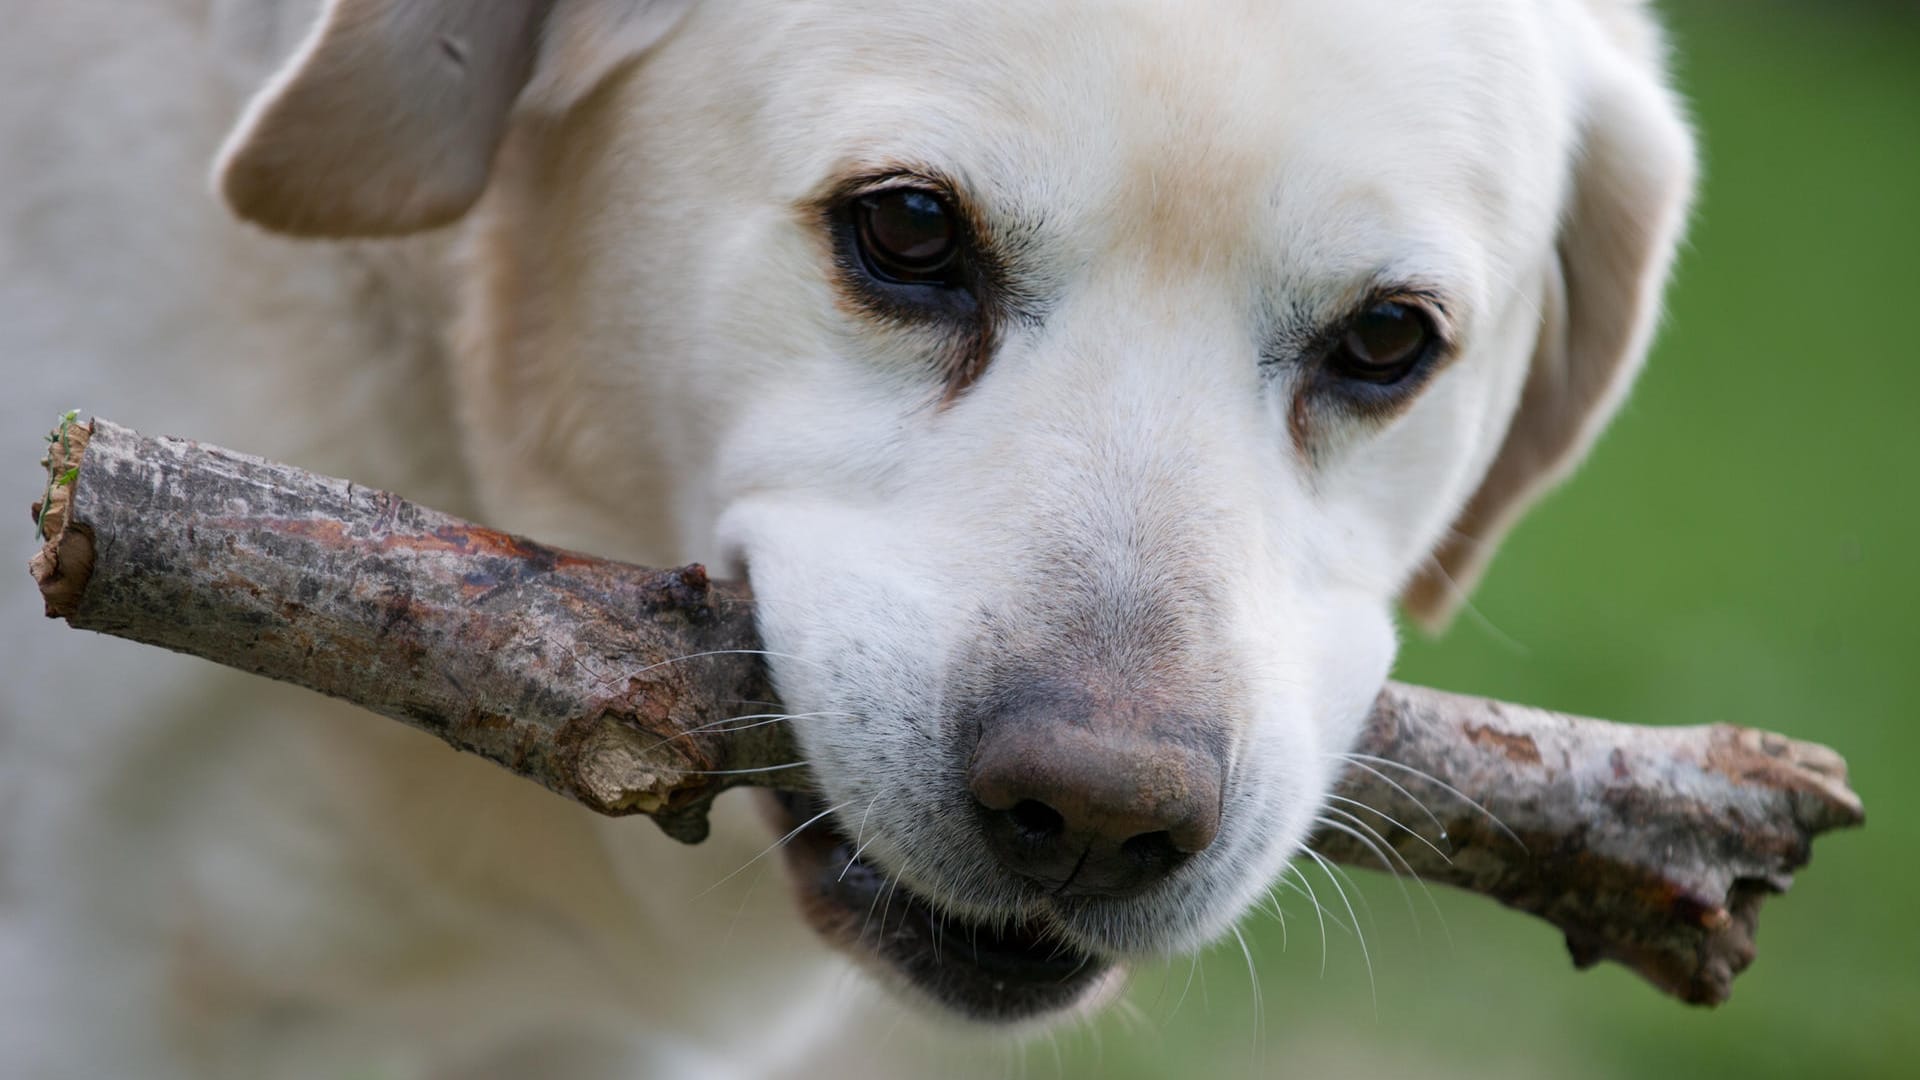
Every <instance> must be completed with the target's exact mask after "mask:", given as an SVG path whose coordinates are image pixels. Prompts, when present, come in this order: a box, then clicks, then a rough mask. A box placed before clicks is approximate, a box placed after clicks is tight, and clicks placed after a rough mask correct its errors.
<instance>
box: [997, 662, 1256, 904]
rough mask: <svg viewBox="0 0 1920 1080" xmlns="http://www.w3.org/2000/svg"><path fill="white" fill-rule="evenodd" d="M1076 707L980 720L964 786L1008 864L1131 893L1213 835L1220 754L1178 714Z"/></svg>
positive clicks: (1080, 888)
mask: <svg viewBox="0 0 1920 1080" xmlns="http://www.w3.org/2000/svg"><path fill="white" fill-rule="evenodd" d="M1076 704H1077V703H1076ZM1076 704H1069V703H1063V702H1060V701H1059V700H1058V699H1053V700H1050V701H1047V702H1044V703H1040V704H1037V705H1034V706H1028V707H1023V708H1018V709H1015V710H1010V711H1008V712H1003V713H1001V714H1000V715H997V716H994V717H992V718H990V719H988V720H987V721H985V722H983V723H982V725H981V733H980V742H979V744H978V745H977V747H976V748H975V751H974V755H973V760H972V763H971V766H970V768H969V770H968V775H967V781H968V787H969V788H970V789H971V790H972V792H973V796H974V798H975V799H976V800H978V802H979V805H980V809H981V816H982V820H983V825H984V829H985V832H986V837H987V841H988V843H989V844H990V845H991V846H992V848H993V851H994V854H995V855H996V856H998V858H999V859H1000V861H1001V863H1002V864H1004V865H1005V866H1006V867H1007V868H1008V869H1009V870H1012V871H1013V872H1014V873H1016V874H1020V875H1021V876H1023V877H1027V878H1030V879H1032V880H1034V881H1037V882H1039V883H1040V884H1042V885H1044V886H1046V887H1047V888H1049V889H1053V890H1056V891H1058V892H1060V893H1062V894H1064V895H1095V896H1128V895H1131V894H1134V893H1137V892H1140V891H1141V890H1143V889H1145V888H1147V887H1148V886H1149V885H1152V884H1153V883H1154V882H1157V881H1159V880H1160V879H1162V878H1164V877H1166V876H1167V875H1168V874H1169V873H1171V872H1172V871H1173V869H1174V868H1175V867H1177V866H1179V865H1180V864H1181V863H1182V862H1184V861H1185V860H1186V859H1187V857H1188V856H1190V855H1192V854H1194V853H1195V852H1198V851H1200V850H1202V849H1204V848H1206V847H1207V845H1209V844H1211V843H1212V842H1213V838H1214V835H1215V834H1216V833H1217V832H1219V829H1220V788H1221V774H1222V772H1223V768H1222V763H1221V758H1220V756H1219V755H1218V754H1216V753H1213V752H1211V751H1210V750H1208V749H1206V747H1205V743H1206V742H1207V741H1208V740H1207V739H1205V738H1203V737H1199V735H1198V734H1197V733H1196V732H1194V731H1193V730H1191V729H1185V728H1183V725H1181V724H1180V723H1179V722H1178V720H1177V719H1174V718H1171V717H1151V716H1150V717H1145V718H1143V717H1142V716H1141V715H1140V714H1139V711H1138V710H1133V709H1119V710H1108V712H1109V715H1108V716H1106V717H1103V716H1101V715H1099V713H1098V712H1096V711H1092V710H1087V709H1084V708H1080V707H1076ZM1062 705H1065V708H1064V709H1063V708H1062V707H1061V706H1062Z"/></svg>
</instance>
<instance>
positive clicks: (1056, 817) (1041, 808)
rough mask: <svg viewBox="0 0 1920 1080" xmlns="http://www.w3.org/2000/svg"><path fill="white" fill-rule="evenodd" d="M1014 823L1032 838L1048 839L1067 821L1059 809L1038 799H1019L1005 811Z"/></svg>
mask: <svg viewBox="0 0 1920 1080" xmlns="http://www.w3.org/2000/svg"><path fill="white" fill-rule="evenodd" d="M1007 816H1008V817H1011V818H1012V819H1013V823H1014V825H1016V826H1017V827H1019V829H1020V831H1021V833H1023V834H1024V835H1026V836H1027V837H1028V838H1030V839H1033V840H1049V839H1052V838H1053V837H1055V836H1058V835H1060V833H1061V832H1062V831H1063V830H1065V829H1066V826H1067V821H1066V819H1065V818H1063V817H1061V816H1060V811H1058V810H1055V809H1054V808H1053V807H1051V806H1048V805H1047V804H1046V803H1043V802H1041V801H1039V800H1038V799H1021V800H1020V801H1019V802H1017V803H1015V804H1014V806H1013V809H1011V810H1009V811H1007Z"/></svg>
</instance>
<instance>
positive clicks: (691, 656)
mask: <svg viewBox="0 0 1920 1080" xmlns="http://www.w3.org/2000/svg"><path fill="white" fill-rule="evenodd" d="M709 656H765V657H768V658H770V659H774V660H795V661H798V662H800V663H802V664H812V665H813V666H814V667H825V666H826V665H824V664H822V663H821V662H820V661H818V660H815V659H812V658H811V657H806V656H798V655H795V654H794V653H785V652H773V651H772V650H769V649H708V650H706V651H705V652H696V653H687V654H685V655H683V656H674V657H669V658H667V659H665V660H658V661H655V662H654V663H651V664H648V665H647V666H646V667H643V668H640V669H638V670H636V671H633V672H631V674H633V675H644V674H646V673H647V672H649V671H653V670H655V669H656V668H663V667H667V666H668V665H670V664H678V663H683V662H685V661H687V660H699V659H701V658H703V657H709Z"/></svg>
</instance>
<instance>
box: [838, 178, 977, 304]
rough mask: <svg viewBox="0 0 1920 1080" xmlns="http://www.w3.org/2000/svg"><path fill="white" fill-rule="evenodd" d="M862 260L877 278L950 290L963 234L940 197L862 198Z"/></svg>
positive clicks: (857, 221) (916, 192)
mask: <svg viewBox="0 0 1920 1080" xmlns="http://www.w3.org/2000/svg"><path fill="white" fill-rule="evenodd" d="M853 218H854V228H855V230H856V235H857V236H858V237H859V240H860V254H861V256H862V257H863V258H864V259H865V260H866V263H867V268H868V270H870V271H871V272H872V273H873V274H874V275H875V276H876V277H880V278H883V279H885V280H887V281H893V282H898V283H900V284H904V285H914V284H929V283H931V284H946V283H948V279H949V278H950V277H951V273H950V271H951V270H952V269H953V266H954V263H955V261H956V259H957V258H958V257H959V254H960V229H959V227H958V225H957V224H956V223H955V221H954V215H953V214H952V212H950V211H949V210H948V208H947V204H946V202H945V201H944V200H942V199H941V198H940V196H938V195H935V194H934V193H933V192H930V191H922V190H920V189H918V188H895V189H893V190H891V191H877V192H874V193H873V194H871V195H862V196H861V197H860V198H859V199H858V200H857V201H856V202H855V204H854V208H853Z"/></svg>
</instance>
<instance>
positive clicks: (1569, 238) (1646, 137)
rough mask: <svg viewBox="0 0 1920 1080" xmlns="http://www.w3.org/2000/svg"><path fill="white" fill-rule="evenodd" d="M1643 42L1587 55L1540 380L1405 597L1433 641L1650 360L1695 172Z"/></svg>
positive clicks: (1658, 65)
mask: <svg viewBox="0 0 1920 1080" xmlns="http://www.w3.org/2000/svg"><path fill="white" fill-rule="evenodd" d="M1641 29H1645V30H1646V31H1647V37H1646V38H1645V39H1643V40H1640V41H1638V42H1632V43H1623V42H1620V41H1617V40H1616V41H1613V42H1607V43H1595V44H1594V45H1592V46H1591V51H1592V53H1593V56H1592V62H1591V67H1590V68H1589V71H1588V78H1587V86H1586V91H1585V93H1584V95H1583V98H1581V99H1577V100H1584V107H1583V110H1582V114H1581V116H1580V120H1579V128H1578V130H1579V138H1578V140H1577V156H1576V158H1575V161H1574V163H1573V165H1572V178H1571V183H1570V185H1569V189H1568V195H1567V199H1566V203H1565V207H1564V209H1563V211H1562V222H1561V230H1560V235H1559V239H1558V243H1557V246H1556V251H1555V258H1554V259H1553V261H1552V265H1551V266H1550V267H1549V268H1548V271H1547V273H1546V275H1545V284H1544V287H1543V290H1542V291H1543V295H1542V297H1541V327H1540V337H1539V342H1538V345H1537V346H1536V348H1535V351H1534V356H1533V363H1532V370H1531V371H1530V373H1529V374H1528V376H1527V382H1526V385H1525V388H1524V389H1523V390H1522V392H1521V397H1520V404H1519V407H1518V409H1517V411H1516V412H1515V414H1514V417H1513V421H1512V424H1511V426H1510V427H1509V428H1508V430H1507V433H1506V437H1505V440H1504V441H1503V442H1502V443H1501V446H1500V450H1499V452H1498V454H1497V455H1496V456H1495V458H1494V461H1493V465H1492V467H1491V468H1490V469H1489V471H1488V473H1487V475H1486V479H1485V480H1484V481H1483V482H1482V483H1481V486H1480V488H1479V490H1478V491H1476V492H1475V493H1474V495H1473V497H1472V498H1471V499H1470V500H1468V502H1467V505H1466V507H1465V508H1464V509H1463V510H1462V511H1461V513H1460V515H1459V517H1458V519H1457V520H1456V521H1455V522H1454V525H1453V528H1452V530H1451V531H1450V532H1449V533H1448V535H1447V536H1446V537H1445V538H1444V539H1443V540H1442V541H1441V543H1440V545H1439V547H1438V548H1437V549H1436V550H1435V551H1434V553H1433V557H1432V561H1431V562H1430V563H1429V565H1428V566H1427V567H1426V568H1425V569H1423V570H1422V571H1421V572H1420V573H1419V575H1418V576H1417V577H1415V578H1414V580H1413V582H1412V583H1411V584H1410V585H1409V586H1408V587H1407V589H1406V591H1405V593H1404V594H1403V595H1402V597H1401V602H1402V605H1403V606H1404V608H1405V610H1406V612H1407V614H1408V615H1409V616H1410V617H1412V618H1413V619H1414V620H1415V621H1416V622H1418V623H1420V624H1421V625H1423V626H1425V627H1427V628H1428V629H1438V628H1440V627H1442V626H1444V625H1445V624H1446V623H1447V621H1448V620H1449V619H1451V618H1452V616H1453V614H1454V612H1455V610H1456V609H1457V608H1458V607H1459V605H1460V604H1461V602H1462V601H1463V600H1464V599H1465V597H1466V594H1467V592H1468V591H1470V590H1471V589H1472V587H1473V585H1474V584H1475V583H1476V582H1477V581H1478V580H1479V578H1480V575H1481V573H1482V572H1483V571H1484V570H1485V569H1486V565H1487V562H1488V560H1489V559H1490V558H1491V557H1492V555H1493V551H1494V549H1495V548H1496V547H1497V546H1498V545H1499V543H1500V540H1501V538H1502V537H1503V536H1505V534H1506V532H1507V530H1508V529H1509V528H1511V527H1512V525H1513V524H1514V522H1515V521H1517V520H1518V519H1519V517H1520V515H1521V514H1522V513H1523V512H1525V510H1526V509H1527V508H1528V506H1530V505H1531V504H1532V503H1533V502H1534V500H1535V499H1537V498H1539V497H1540V496H1541V495H1543V494H1545V493H1546V492H1547V490H1549V489H1550V488H1552V487H1553V486H1554V485H1555V484H1557V483H1558V482H1559V481H1560V480H1561V479H1563V478H1564V477H1565V476H1566V475H1567V474H1568V473H1569V472H1571V471H1572V470H1573V468H1574V466H1575V465H1577V464H1579V462H1580V459H1581V458H1582V457H1583V456H1584V455H1585V454H1586V452H1587V450H1588V448H1589V447H1591V446H1592V445H1593V442H1594V440H1595V439H1596V438H1597V437H1598V436H1599V434H1600V431H1601V429H1602V428H1603V427H1605V426H1606V423H1607V421H1608V420H1609V419H1610V418H1611V417H1612V415H1613V413H1614V410H1615V409H1616V408H1618V406H1619V404H1620V402H1621V400H1622V399H1623V398H1624V397H1625V396H1626V392H1627V389H1628V388H1629V387H1630V386H1631V385H1632V383H1633V379H1634V376H1635V375H1637V374H1638V373H1639V370H1640V366H1641V363H1642V361H1643V360H1644V359H1645V357H1646V351H1647V347H1648V344H1649V342H1650V340H1651V338H1652V336H1653V330H1654V326H1655V324H1656V323H1657V322H1658V320H1659V312H1660V297H1661V293H1662V291H1663V290H1664V288H1665V285H1666V279H1667V272H1668V269H1669V267H1670V266H1671V264H1672V261H1673V255H1674V252H1675V250H1676V248H1677V247H1678V245H1679V241H1680V236H1681V233H1682V230H1683V227H1684V225H1685V221H1686V216H1687V209H1688V207H1689V205H1690V204H1691V201H1692V196H1693V186H1694V170H1695V163H1694V148H1693V137H1692V133H1691V131H1690V129H1689V128H1688V126H1687V123H1686V120H1685V118H1684V116H1683V114H1682V110H1681V107H1680V104H1679V101H1678V100H1677V98H1676V97H1675V96H1674V94H1673V92H1672V91H1671V90H1670V89H1668V87H1667V86H1666V83H1665V79H1664V70H1663V69H1664V65H1663V63H1662V57H1661V52H1660V49H1659V46H1658V43H1657V41H1655V40H1653V38H1652V35H1651V29H1650V27H1643V28H1641ZM1593 37H1596V38H1603V39H1604V36H1603V35H1599V34H1595V35H1593Z"/></svg>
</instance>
